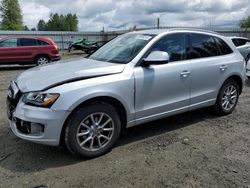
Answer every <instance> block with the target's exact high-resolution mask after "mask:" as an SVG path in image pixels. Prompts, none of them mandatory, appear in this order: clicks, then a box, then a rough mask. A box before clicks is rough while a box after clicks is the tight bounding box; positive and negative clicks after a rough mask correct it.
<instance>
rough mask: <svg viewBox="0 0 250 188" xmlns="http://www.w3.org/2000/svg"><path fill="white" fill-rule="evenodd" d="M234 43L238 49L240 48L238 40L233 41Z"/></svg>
mask: <svg viewBox="0 0 250 188" xmlns="http://www.w3.org/2000/svg"><path fill="white" fill-rule="evenodd" d="M232 41H233V43H234V45H235V46H236V47H238V46H240V45H239V41H238V39H232Z"/></svg>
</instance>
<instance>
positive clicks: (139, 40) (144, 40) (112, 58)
mask: <svg viewBox="0 0 250 188" xmlns="http://www.w3.org/2000/svg"><path fill="white" fill-rule="evenodd" d="M153 37H154V35H147V34H138V33H137V34H136V33H129V34H124V35H121V36H119V37H117V38H115V39H113V40H112V41H110V42H108V43H107V44H106V45H104V46H103V47H101V48H100V49H99V50H97V51H96V52H95V53H93V54H92V55H91V56H90V57H89V59H94V60H98V61H107V62H111V63H120V64H126V63H129V62H130V61H131V60H132V59H134V58H135V56H136V55H137V54H138V53H139V52H140V51H141V50H142V49H143V48H144V47H145V46H146V45H147V44H148V43H149V41H150V40H152V38H153Z"/></svg>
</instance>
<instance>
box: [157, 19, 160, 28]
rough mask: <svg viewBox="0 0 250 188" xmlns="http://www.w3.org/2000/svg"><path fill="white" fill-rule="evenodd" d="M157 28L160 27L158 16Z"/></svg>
mask: <svg viewBox="0 0 250 188" xmlns="http://www.w3.org/2000/svg"><path fill="white" fill-rule="evenodd" d="M157 29H160V18H159V17H158V18H157Z"/></svg>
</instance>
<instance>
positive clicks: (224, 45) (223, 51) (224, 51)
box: [214, 37, 233, 55]
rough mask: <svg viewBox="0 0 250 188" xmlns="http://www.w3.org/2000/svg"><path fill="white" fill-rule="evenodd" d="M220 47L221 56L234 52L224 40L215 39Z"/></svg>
mask: <svg viewBox="0 0 250 188" xmlns="http://www.w3.org/2000/svg"><path fill="white" fill-rule="evenodd" d="M214 39H215V41H216V43H217V45H218V47H219V48H220V51H221V55H227V54H231V53H233V50H232V49H231V48H230V47H229V46H228V45H227V43H226V42H224V41H223V40H222V39H220V38H218V37H214Z"/></svg>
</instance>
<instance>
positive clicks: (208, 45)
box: [188, 34, 220, 59]
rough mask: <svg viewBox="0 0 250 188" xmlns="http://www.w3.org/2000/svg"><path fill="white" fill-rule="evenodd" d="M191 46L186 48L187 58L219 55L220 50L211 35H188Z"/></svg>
mask: <svg viewBox="0 0 250 188" xmlns="http://www.w3.org/2000/svg"><path fill="white" fill-rule="evenodd" d="M190 44H191V48H190V49H189V50H188V59H196V58H204V57H213V56H217V55H220V51H219V49H218V47H217V45H216V42H215V40H214V39H213V37H212V36H209V35H203V34H191V35H190Z"/></svg>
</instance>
